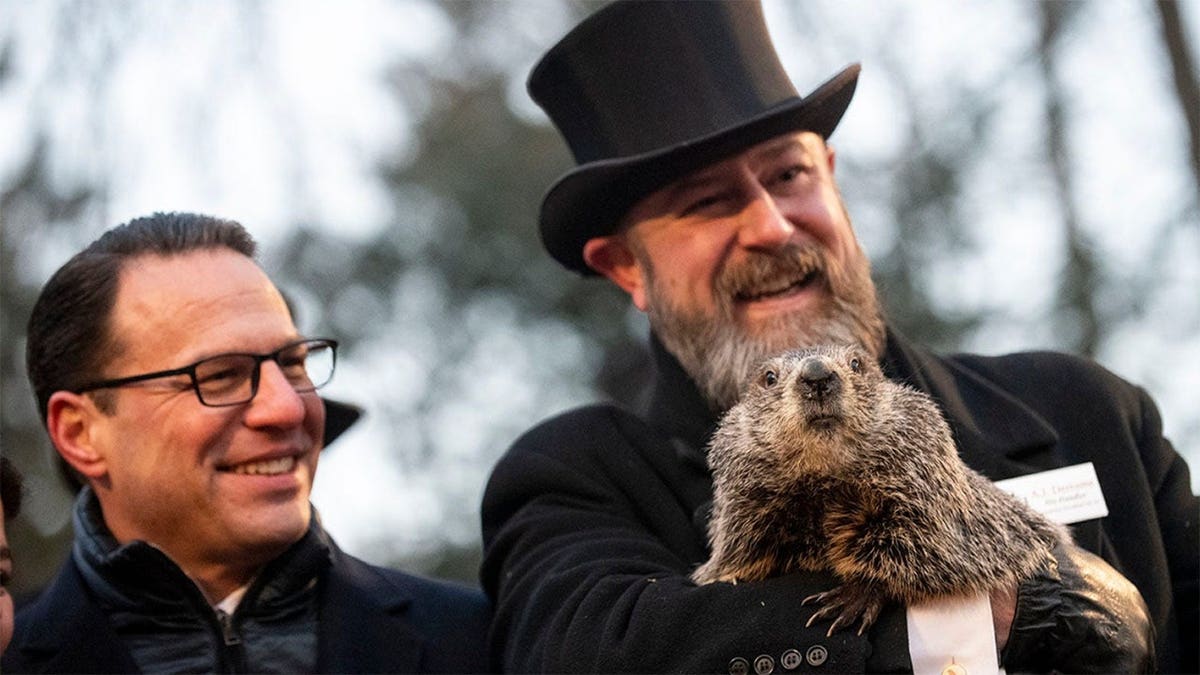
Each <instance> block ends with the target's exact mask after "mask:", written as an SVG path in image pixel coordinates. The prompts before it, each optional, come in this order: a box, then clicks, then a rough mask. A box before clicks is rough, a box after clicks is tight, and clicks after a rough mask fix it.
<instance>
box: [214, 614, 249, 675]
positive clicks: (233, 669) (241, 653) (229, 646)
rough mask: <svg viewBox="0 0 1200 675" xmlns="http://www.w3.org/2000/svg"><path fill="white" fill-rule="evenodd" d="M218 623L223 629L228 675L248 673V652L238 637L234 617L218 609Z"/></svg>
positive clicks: (224, 657) (223, 654) (223, 658)
mask: <svg viewBox="0 0 1200 675" xmlns="http://www.w3.org/2000/svg"><path fill="white" fill-rule="evenodd" d="M216 613H217V623H218V624H219V625H220V627H221V641H222V642H223V643H224V648H223V649H222V659H221V660H222V661H223V662H224V663H225V666H226V671H225V672H228V673H246V672H249V671H248V670H247V668H246V651H245V648H244V647H243V646H242V636H241V635H238V632H237V627H235V626H234V625H233V615H232V614H229V613H227V612H225V611H224V610H221V609H218V610H216Z"/></svg>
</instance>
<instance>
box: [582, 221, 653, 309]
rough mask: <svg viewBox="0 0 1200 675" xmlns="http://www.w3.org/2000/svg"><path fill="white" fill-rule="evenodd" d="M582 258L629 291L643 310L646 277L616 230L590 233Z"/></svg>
mask: <svg viewBox="0 0 1200 675" xmlns="http://www.w3.org/2000/svg"><path fill="white" fill-rule="evenodd" d="M583 260H584V261H585V262H586V263H587V264H588V267H591V268H592V269H594V270H596V271H597V272H599V273H600V274H603V275H604V276H605V277H608V280H609V281H611V282H613V283H614V284H616V285H617V286H620V287H621V289H622V290H624V291H625V292H626V293H628V294H629V298H630V299H631V300H632V301H633V304H634V306H636V307H637V308H638V309H640V310H641V311H643V312H644V311H646V307H647V305H646V292H645V278H644V274H643V271H642V266H641V264H640V263H639V262H638V259H637V256H635V255H634V254H633V250H632V249H630V248H629V243H628V242H626V241H625V238H624V237H623V236H621V235H619V234H611V235H608V236H605V237H593V238H592V239H589V240H588V241H587V243H586V244H584V245H583Z"/></svg>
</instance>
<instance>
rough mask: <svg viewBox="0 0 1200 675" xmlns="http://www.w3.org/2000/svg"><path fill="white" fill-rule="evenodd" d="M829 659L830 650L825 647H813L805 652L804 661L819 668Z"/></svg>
mask: <svg viewBox="0 0 1200 675" xmlns="http://www.w3.org/2000/svg"><path fill="white" fill-rule="evenodd" d="M828 659H829V650H828V649H825V646H824V645H813V646H811V647H809V648H808V651H806V652H804V660H805V661H808V665H810V666H819V665H822V664H824V663H825V661H827V660H828Z"/></svg>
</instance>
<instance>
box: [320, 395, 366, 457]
mask: <svg viewBox="0 0 1200 675" xmlns="http://www.w3.org/2000/svg"><path fill="white" fill-rule="evenodd" d="M322 398H323V400H324V401H325V434H324V447H329V444H330V443H332V442H334V440H336V439H337V437H338V436H341V435H342V434H343V433H345V432H346V430H347V429H349V428H350V427H351V426H353V425H354V423H355V422H357V421H358V418H359V417H362V412H363V411H362V408H360V407H358V406H357V405H354V404H353V403H346V402H345V401H337V400H334V399H332V398H324V397H322Z"/></svg>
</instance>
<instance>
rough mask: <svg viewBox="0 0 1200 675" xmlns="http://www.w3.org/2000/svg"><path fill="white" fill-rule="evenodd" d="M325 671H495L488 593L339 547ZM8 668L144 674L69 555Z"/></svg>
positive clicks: (324, 612)
mask: <svg viewBox="0 0 1200 675" xmlns="http://www.w3.org/2000/svg"><path fill="white" fill-rule="evenodd" d="M319 612H320V622H319V624H318V625H319V627H318V630H317V670H318V671H319V672H325V673H356V672H357V673H475V672H485V671H486V669H487V663H486V656H485V654H484V648H483V636H484V635H485V634H486V630H487V619H488V608H487V601H486V599H485V598H484V597H483V593H481V592H480V591H478V590H476V589H468V588H465V587H460V586H458V585H453V584H449V583H445V582H439V581H434V580H429V579H422V578H419V577H415V576H412V575H409V574H405V573H402V572H398V571H395V570H389V569H385V568H382V567H376V566H374V565H369V564H367V563H365V562H363V561H361V560H359V559H357V558H355V557H353V556H350V555H347V554H346V553H344V552H341V551H335V555H334V562H333V565H332V566H331V567H330V568H329V571H328V572H327V576H326V577H325V579H324V583H323V585H322V590H321V596H320V607H319ZM0 663H2V665H0V670H3V672H5V673H23V672H31V673H133V672H137V671H138V667H137V665H136V664H135V663H134V661H133V659H132V657H131V656H130V655H129V652H128V650H126V649H125V648H124V646H122V643H121V640H120V638H119V637H118V636H117V633H116V631H115V629H114V628H113V626H112V623H111V622H110V621H109V620H108V617H107V616H106V615H105V614H104V613H103V612H102V611H101V609H100V607H99V606H98V605H97V604H96V602H95V601H94V600H93V599H92V597H91V595H90V593H89V591H88V590H87V587H86V585H85V583H84V581H83V577H82V576H81V574H80V571H79V568H78V567H77V566H76V564H75V560H74V558H73V557H69V558H68V560H67V562H66V564H64V565H63V568H62V569H61V570H60V571H59V574H58V576H57V577H55V579H54V580H53V582H51V584H50V585H49V586H48V587H47V589H46V591H45V592H43V593H42V595H41V596H39V598H38V599H37V600H36V601H35V602H34V603H33V604H32V605H30V606H29V607H27V608H24V609H22V611H21V612H20V613H19V614H18V616H17V634H16V636H15V637H14V639H13V642H12V644H11V645H9V648H8V650H6V651H5V653H4V657H3V661H2V662H0Z"/></svg>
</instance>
